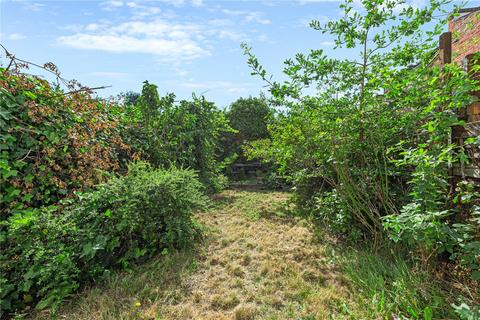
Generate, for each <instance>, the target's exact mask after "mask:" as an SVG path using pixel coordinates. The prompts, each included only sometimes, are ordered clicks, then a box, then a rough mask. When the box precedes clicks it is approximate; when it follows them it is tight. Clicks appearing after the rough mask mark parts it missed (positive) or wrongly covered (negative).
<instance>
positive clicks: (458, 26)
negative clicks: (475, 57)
mask: <svg viewBox="0 0 480 320" xmlns="http://www.w3.org/2000/svg"><path fill="white" fill-rule="evenodd" d="M448 31H450V32H452V61H453V62H455V63H459V64H463V59H464V58H465V56H466V55H467V54H471V53H475V52H479V51H480V10H477V11H474V12H469V13H463V14H460V16H459V17H456V18H454V19H452V20H450V22H449V23H448Z"/></svg>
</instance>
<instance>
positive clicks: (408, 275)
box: [330, 248, 455, 319]
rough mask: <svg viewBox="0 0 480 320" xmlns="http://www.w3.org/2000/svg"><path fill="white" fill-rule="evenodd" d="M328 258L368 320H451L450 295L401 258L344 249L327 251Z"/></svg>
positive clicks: (426, 274)
mask: <svg viewBox="0 0 480 320" xmlns="http://www.w3.org/2000/svg"><path fill="white" fill-rule="evenodd" d="M330 258H331V259H332V260H331V261H332V262H334V263H335V264H337V265H338V266H340V268H341V269H342V272H343V273H344V275H345V276H346V278H347V279H348V280H349V281H350V282H351V285H352V291H353V292H354V294H355V295H356V296H357V301H356V303H357V304H358V305H361V306H362V309H363V312H364V313H365V315H367V316H368V317H371V318H381V317H399V318H401V317H406V318H407V319H453V318H455V316H454V315H453V314H452V309H451V307H450V303H451V302H452V301H453V297H452V292H450V291H449V290H446V289H445V288H443V287H442V286H441V285H440V283H439V281H438V280H435V279H434V278H433V276H432V275H431V274H429V273H428V272H427V271H422V270H421V268H419V267H418V266H416V265H415V264H414V262H412V261H410V260H408V259H407V258H404V257H402V256H401V255H393V254H391V253H385V252H374V251H372V250H369V249H353V248H348V249H344V250H341V249H339V250H331V251H330Z"/></svg>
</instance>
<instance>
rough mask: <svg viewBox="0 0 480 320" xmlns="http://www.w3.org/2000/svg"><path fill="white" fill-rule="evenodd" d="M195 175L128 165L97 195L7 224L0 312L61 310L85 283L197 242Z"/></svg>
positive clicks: (0, 257)
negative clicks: (27, 308) (32, 307)
mask: <svg viewBox="0 0 480 320" xmlns="http://www.w3.org/2000/svg"><path fill="white" fill-rule="evenodd" d="M201 190H202V185H201V184H200V182H199V181H198V180H197V176H196V174H195V173H194V172H193V171H191V170H180V169H175V168H171V169H169V170H159V169H152V168H151V167H150V165H148V164H147V163H143V162H139V163H135V164H132V165H130V166H129V168H128V174H127V175H126V176H123V177H114V178H112V179H110V180H109V181H107V182H106V183H104V184H100V185H98V186H96V187H95V188H94V189H93V190H91V191H87V192H84V193H79V194H78V195H77V196H76V198H74V199H70V200H66V201H64V203H62V206H63V208H60V207H56V206H50V207H42V208H39V209H29V210H24V211H22V212H19V213H16V214H14V215H12V216H11V217H10V218H9V219H8V220H7V221H4V222H3V223H2V228H5V229H7V230H8V231H7V233H6V234H5V233H3V234H2V237H1V238H0V246H1V253H0V272H1V279H2V280H1V283H0V296H1V298H2V299H1V305H0V311H1V312H7V311H13V310H15V309H17V308H19V307H25V306H27V305H36V307H37V308H40V309H41V308H45V307H46V306H50V305H53V306H56V305H57V304H58V303H59V302H60V301H61V300H62V299H64V298H65V297H67V296H69V295H70V294H71V293H73V292H74V291H75V290H76V289H77V288H78V287H79V286H80V285H82V284H84V283H85V282H86V281H89V280H92V279H96V278H99V277H102V276H104V275H108V272H109V271H110V270H111V269H112V268H118V267H121V268H124V269H128V268H130V267H131V264H132V263H135V262H138V261H142V260H145V259H147V258H148V257H151V256H152V255H154V254H157V253H159V252H161V251H162V250H163V249H164V248H168V247H185V246H188V245H189V244H190V243H191V241H192V240H193V239H194V237H195V234H196V228H195V225H194V222H193V221H192V212H193V211H194V210H197V209H199V208H202V207H204V205H205V203H206V199H205V196H203V195H202V192H201Z"/></svg>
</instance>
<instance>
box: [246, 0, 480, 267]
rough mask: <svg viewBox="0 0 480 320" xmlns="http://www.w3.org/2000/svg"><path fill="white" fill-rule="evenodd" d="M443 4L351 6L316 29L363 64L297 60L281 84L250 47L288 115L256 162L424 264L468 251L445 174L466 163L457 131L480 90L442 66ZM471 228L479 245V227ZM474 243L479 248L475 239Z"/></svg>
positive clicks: (318, 54)
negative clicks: (331, 202)
mask: <svg viewBox="0 0 480 320" xmlns="http://www.w3.org/2000/svg"><path fill="white" fill-rule="evenodd" d="M446 4H447V1H443V0H441V1H436V0H432V1H429V3H428V4H427V5H426V6H424V7H422V8H415V7H413V6H410V5H408V4H406V3H404V1H399V0H363V1H361V2H360V3H357V2H355V3H354V2H353V1H352V0H347V1H346V2H345V3H344V4H342V5H341V6H340V7H341V9H342V10H343V12H344V16H343V17H342V18H340V19H338V20H336V21H329V22H328V23H326V24H324V25H322V24H321V23H319V22H318V21H312V22H311V27H313V28H314V29H316V30H319V31H321V32H323V33H325V34H328V35H329V36H330V37H332V38H333V39H334V42H335V49H339V50H343V51H342V53H343V52H349V51H352V50H353V51H355V52H358V51H360V53H359V55H358V59H353V58H352V59H347V58H345V59H338V58H330V57H328V56H327V55H326V54H325V52H324V51H323V50H312V51H310V52H309V53H308V54H303V53H299V54H297V55H296V56H295V58H294V59H288V60H286V61H285V68H284V73H285V75H286V76H287V77H288V78H289V80H288V81H285V82H283V83H279V82H275V81H273V80H272V77H271V76H269V75H268V74H267V72H266V70H265V69H264V68H263V67H262V66H261V64H260V63H259V61H258V59H257V58H256V57H255V55H254V54H253V53H252V51H251V49H250V48H249V47H248V46H247V45H245V44H244V45H242V46H243V48H244V50H245V55H246V56H247V58H248V64H249V65H250V66H251V68H252V70H253V72H252V74H253V75H257V76H260V77H261V78H262V79H264V81H266V82H267V83H268V85H269V86H270V92H271V94H272V96H273V99H274V103H276V104H277V105H281V106H283V108H282V112H281V113H282V114H280V115H279V116H278V117H277V121H276V123H275V124H273V125H272V126H271V127H270V131H271V132H270V133H271V137H272V138H271V141H270V143H268V144H265V143H263V144H261V145H262V146H263V147H264V148H267V149H268V151H258V152H256V154H264V155H266V157H267V158H269V159H270V160H271V159H274V160H275V161H276V162H277V163H278V164H279V165H280V170H281V171H283V172H284V173H287V174H289V176H290V178H291V179H292V180H293V182H294V184H295V185H296V187H297V190H308V191H307V192H308V194H304V195H302V198H303V199H304V198H308V197H309V196H310V197H317V196H318V195H319V194H320V196H321V194H322V193H323V192H324V191H329V190H334V192H335V194H336V195H337V197H338V200H339V201H341V203H342V205H343V206H344V207H345V208H346V209H347V210H344V211H343V212H345V214H346V215H349V216H350V217H351V219H339V221H342V220H344V221H353V223H354V224H355V226H357V227H358V228H360V229H361V230H362V232H363V234H364V236H368V237H371V238H372V239H373V240H374V242H375V243H376V244H380V243H381V240H382V239H383V238H384V236H385V229H387V230H388V231H389V232H388V234H389V236H390V237H392V238H393V239H394V240H406V241H407V242H410V243H412V244H415V245H417V246H419V247H421V248H422V251H423V252H424V253H425V256H424V257H428V256H431V253H432V252H438V251H442V250H445V249H448V250H449V251H450V252H451V253H453V255H452V257H454V258H456V257H457V256H458V254H460V253H459V252H460V251H459V248H460V247H461V246H460V245H459V242H458V241H459V239H454V238H453V237H452V236H451V235H450V234H451V232H453V230H455V228H456V227H455V224H454V223H453V221H454V220H455V219H453V217H452V215H453V214H454V213H455V211H454V210H452V209H450V208H451V206H450V205H449V201H448V199H449V193H448V191H449V190H448V183H447V180H448V166H449V165H450V164H452V163H454V162H460V161H466V158H467V157H466V156H465V152H464V150H463V149H462V148H461V147H459V146H456V145H453V144H451V143H449V134H450V130H451V127H452V126H453V125H463V122H462V121H460V120H459V118H458V116H457V111H458V110H459V109H460V108H462V107H464V106H466V105H467V104H469V103H470V102H471V100H472V97H471V96H470V95H469V92H470V91H472V90H473V89H475V86H476V83H475V82H474V81H473V80H472V79H470V78H469V77H468V75H467V74H466V72H465V71H463V70H462V69H461V68H460V67H459V66H456V65H453V64H451V65H446V66H444V67H439V66H436V65H435V63H434V59H435V53H436V50H437V41H438V36H439V35H440V33H441V32H442V31H443V28H444V25H445V23H446V19H447V18H448V16H449V14H447V12H445V10H444V9H443V8H444V6H445V5H446ZM426 29H430V30H431V31H425V30H426ZM352 55H353V54H352ZM470 142H471V143H473V141H470ZM308 185H313V186H315V187H313V188H308ZM306 186H307V187H306ZM305 203H308V202H305ZM472 208H473V206H472ZM472 210H473V209H472ZM318 214H321V212H318ZM415 221H417V222H415ZM464 223H465V224H466V225H468V226H469V228H470V229H472V230H473V229H475V230H477V231H476V232H477V236H478V225H475V224H471V223H470V222H469V221H468V220H465V221H464ZM337 227H338V226H337ZM445 228H447V229H449V230H450V231H451V232H450V233H448V234H447V235H445V234H443V230H444V229H445ZM343 229H344V228H343ZM352 230H353V229H352ZM467 238H468V239H470V240H468V242H469V243H471V244H472V242H471V241H473V240H472V239H473V238H474V237H473V238H472V236H469V237H467ZM462 241H463V240H462ZM465 241H467V240H466V239H465ZM469 248H470V249H471V246H469ZM470 252H471V251H470ZM476 257H477V258H476V259H477V261H478V255H477V256H476ZM468 260H469V261H470V262H471V261H472V259H471V258H469V259H468ZM473 260H475V259H473ZM469 267H470V268H474V269H475V268H476V265H475V264H470V265H469Z"/></svg>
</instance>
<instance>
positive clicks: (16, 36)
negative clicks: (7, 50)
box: [5, 33, 27, 41]
mask: <svg viewBox="0 0 480 320" xmlns="http://www.w3.org/2000/svg"><path fill="white" fill-rule="evenodd" d="M5 38H6V39H8V40H13V41H15V40H23V39H26V38H27V36H25V35H23V34H21V33H11V34H9V35H7V36H6V37H5Z"/></svg>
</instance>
